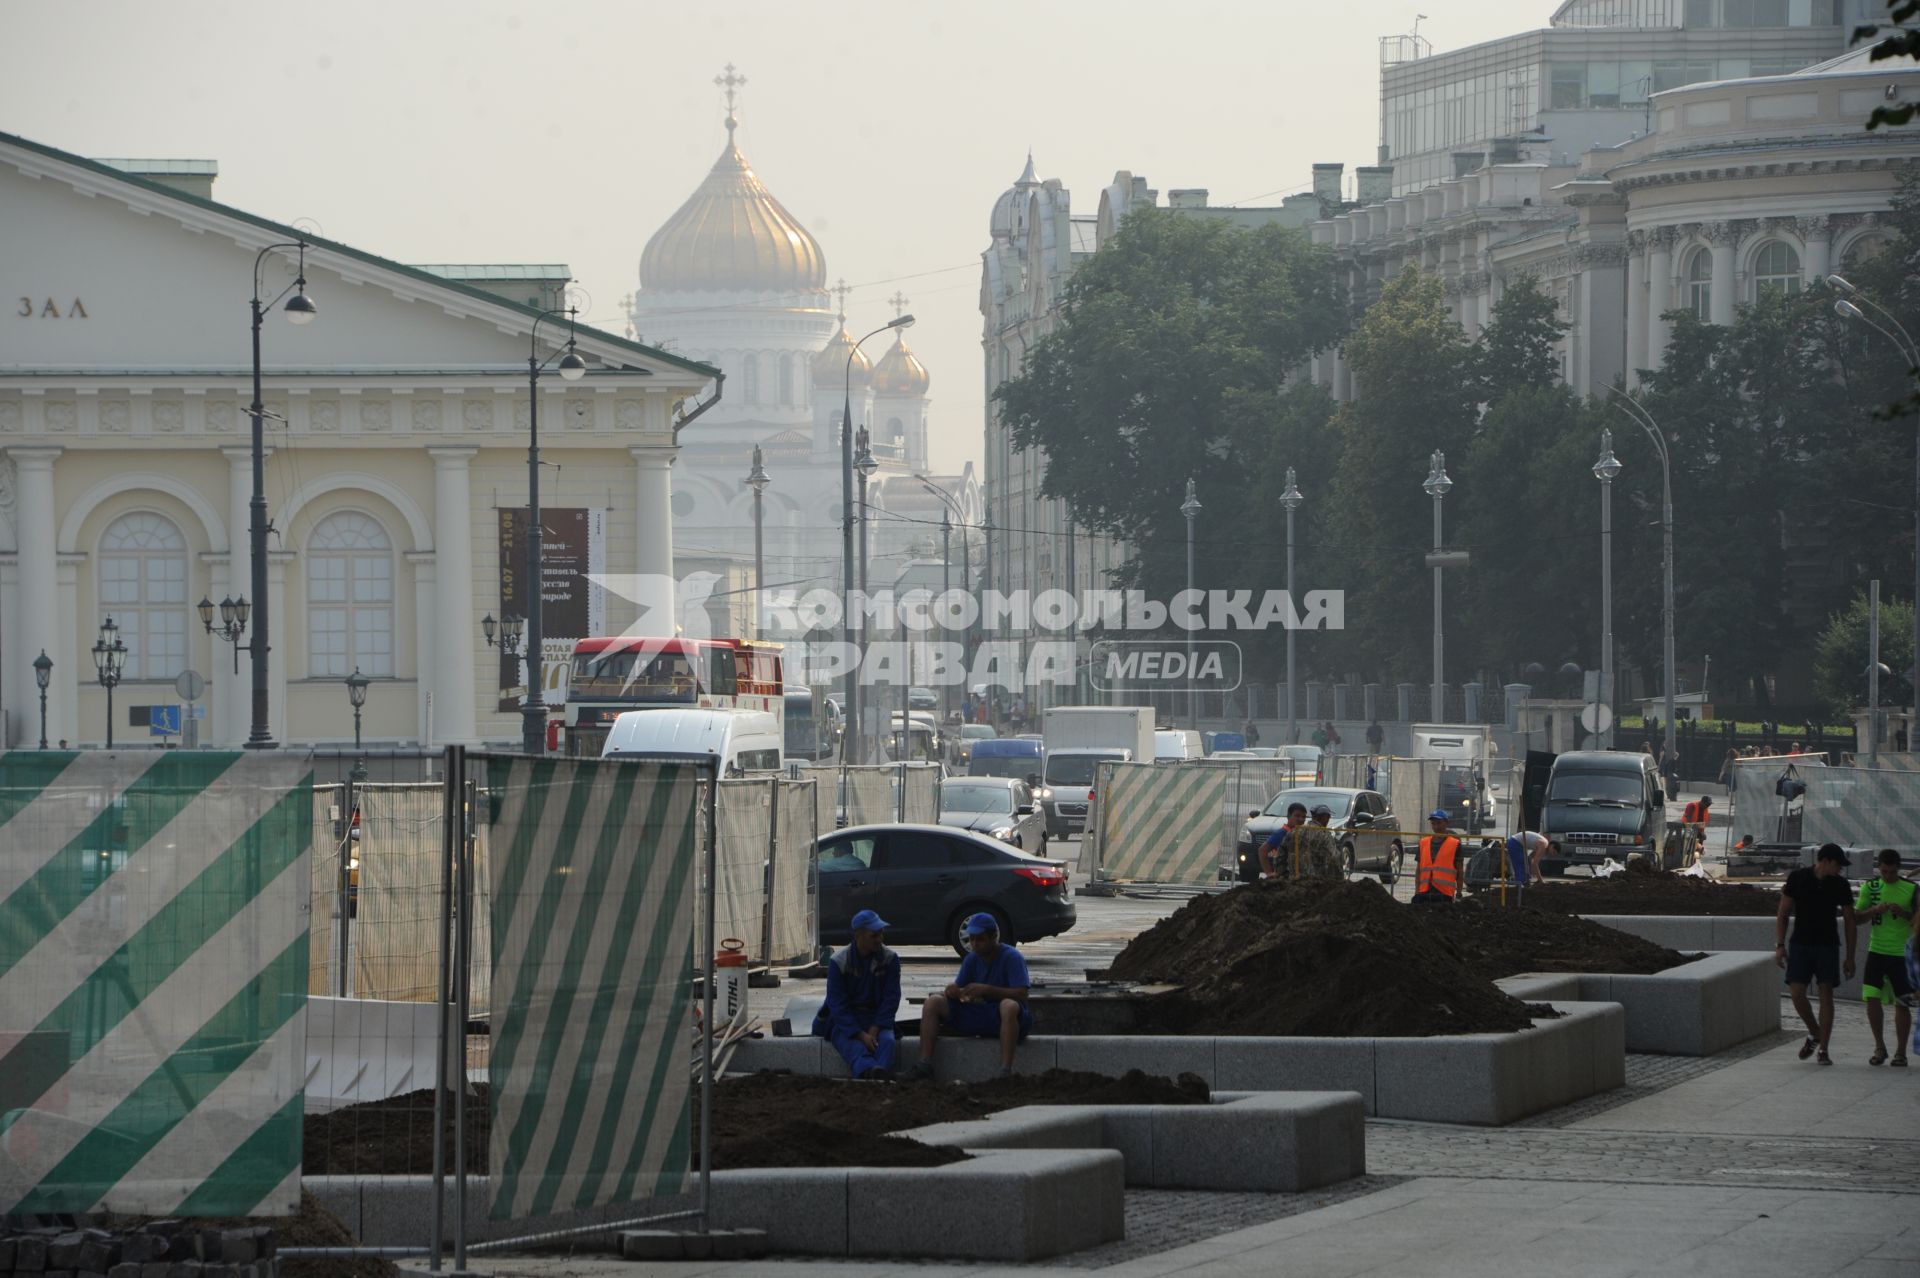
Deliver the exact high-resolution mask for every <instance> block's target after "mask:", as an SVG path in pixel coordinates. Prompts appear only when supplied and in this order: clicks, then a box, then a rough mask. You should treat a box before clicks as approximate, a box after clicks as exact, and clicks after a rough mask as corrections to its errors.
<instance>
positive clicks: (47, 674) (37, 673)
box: [33, 648, 53, 750]
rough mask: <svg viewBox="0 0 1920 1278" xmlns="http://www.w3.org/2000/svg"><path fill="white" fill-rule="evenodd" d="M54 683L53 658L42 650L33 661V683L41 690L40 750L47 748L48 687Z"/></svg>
mask: <svg viewBox="0 0 1920 1278" xmlns="http://www.w3.org/2000/svg"><path fill="white" fill-rule="evenodd" d="M52 681H53V658H52V657H49V656H48V655H47V650H46V649H45V648H42V649H41V650H40V655H39V656H37V657H35V658H34V659H33V682H34V684H35V685H36V686H38V687H39V689H40V748H41V749H42V750H44V749H46V748H47V685H48V684H49V683H51V682H52Z"/></svg>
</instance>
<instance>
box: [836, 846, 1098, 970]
mask: <svg viewBox="0 0 1920 1278" xmlns="http://www.w3.org/2000/svg"><path fill="white" fill-rule="evenodd" d="M814 855H815V868H816V869H817V871H818V873H819V879H820V940H821V942H822V943H823V944H826V945H845V944H846V943H847V942H849V941H850V940H852V939H853V933H852V931H851V929H850V928H849V927H848V924H849V923H850V922H851V921H852V919H853V916H854V915H855V914H856V913H858V912H859V911H861V910H878V911H879V912H880V917H881V918H883V919H885V920H887V922H888V924H889V925H890V926H889V927H888V928H887V942H888V944H890V945H951V946H952V947H953V949H954V952H955V953H957V954H963V955H964V954H965V953H967V944H966V938H965V937H964V936H963V935H962V934H961V929H962V928H963V927H964V926H965V924H966V920H967V917H968V916H969V915H971V914H976V913H980V912H983V911H984V912H986V913H989V914H992V915H993V917H994V918H995V920H996V921H998V922H999V924H1000V937H1001V939H1002V940H1006V941H1012V942H1014V943H1015V944H1019V943H1022V942H1026V941H1037V940H1040V939H1041V938H1043V937H1048V936H1058V935H1059V934H1060V933H1062V932H1064V931H1066V930H1067V929H1068V928H1070V927H1072V926H1073V924H1074V920H1075V909H1074V904H1073V895H1072V892H1071V891H1070V889H1069V888H1068V886H1067V871H1066V866H1065V864H1064V863H1063V862H1060V861H1047V860H1042V859H1041V858H1039V857H1035V856H1028V855H1027V854H1026V853H1025V852H1020V851H1016V850H1015V849H1013V848H1010V847H1008V846H1007V845H1006V844H1004V843H1001V842H999V841H997V840H995V839H990V838H988V837H987V836H985V835H983V834H974V833H972V832H971V831H968V830H956V829H952V828H951V827H948V826H944V825H861V826H854V827H852V828H851V829H846V830H840V831H836V832H835V833H833V834H830V835H828V836H826V837H825V838H823V839H821V840H820V842H819V844H818V845H817V850H816V852H815V854H814Z"/></svg>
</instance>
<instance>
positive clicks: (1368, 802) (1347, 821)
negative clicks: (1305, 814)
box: [1234, 786, 1407, 884]
mask: <svg viewBox="0 0 1920 1278" xmlns="http://www.w3.org/2000/svg"><path fill="white" fill-rule="evenodd" d="M1295 803H1304V804H1306V805H1307V810H1308V811H1309V812H1311V811H1312V810H1313V809H1314V808H1315V807H1316V806H1318V805H1320V804H1322V803H1324V804H1326V805H1327V807H1328V809H1329V810H1330V811H1331V812H1332V816H1331V817H1329V818H1328V820H1327V825H1328V826H1329V828H1331V829H1332V830H1334V831H1335V837H1337V838H1338V839H1339V841H1340V851H1341V853H1342V855H1344V856H1345V857H1346V859H1347V873H1349V874H1352V873H1354V872H1355V871H1356V870H1365V871H1368V872H1370V873H1373V874H1377V875H1378V876H1379V878H1380V881H1381V882H1382V883H1389V884H1390V883H1392V882H1393V881H1394V880H1395V879H1397V878H1399V877H1400V874H1401V872H1402V869H1403V868H1404V866H1405V864H1406V860H1407V849H1406V846H1405V845H1404V844H1403V843H1402V841H1401V839H1400V837H1399V836H1398V835H1397V834H1396V833H1395V831H1397V830H1398V829H1399V828H1400V827H1399V826H1398V825H1396V824H1395V823H1394V815H1393V807H1392V805H1391V804H1389V803H1388V802H1387V796H1386V795H1384V794H1381V793H1380V792H1379V791H1377V790H1354V789H1349V788H1347V787H1345V786H1314V787H1312V788H1304V789H1303V788H1300V787H1295V788H1294V789H1291V790H1282V791H1281V792H1280V793H1278V794H1276V795H1274V796H1273V801H1272V802H1270V803H1268V804H1267V806H1266V809H1265V810H1264V811H1262V812H1259V813H1256V814H1254V815H1253V816H1252V817H1250V818H1249V820H1248V821H1247V824H1246V827H1245V828H1244V829H1242V830H1241V831H1240V837H1239V838H1238V839H1237V840H1235V842H1234V873H1235V876H1236V877H1237V878H1239V879H1240V881H1241V882H1243V883H1251V882H1253V880H1255V879H1257V878H1259V877H1260V855H1259V853H1260V845H1261V844H1263V843H1265V842H1266V841H1267V836H1268V835H1270V834H1272V833H1273V832H1274V831H1275V830H1277V829H1279V828H1280V827H1281V826H1283V825H1285V824H1286V823H1287V808H1288V807H1289V806H1290V805H1292V804H1295ZM1376 830H1377V831H1379V833H1377V834H1376V833H1374V831H1376Z"/></svg>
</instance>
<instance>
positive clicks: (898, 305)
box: [887, 289, 912, 319]
mask: <svg viewBox="0 0 1920 1278" xmlns="http://www.w3.org/2000/svg"><path fill="white" fill-rule="evenodd" d="M911 300H912V299H911V298H909V297H908V296H907V295H906V294H905V293H902V292H901V291H900V290H899V289H895V290H894V291H893V296H892V297H889V298H888V299H887V305H888V306H891V307H892V308H893V317H894V318H895V319H899V318H900V317H901V316H902V315H905V314H906V313H907V303H908V302H909V301H911Z"/></svg>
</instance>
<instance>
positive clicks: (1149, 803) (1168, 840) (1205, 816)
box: [1100, 763, 1232, 883]
mask: <svg viewBox="0 0 1920 1278" xmlns="http://www.w3.org/2000/svg"><path fill="white" fill-rule="evenodd" d="M1231 779H1232V773H1231V771H1230V770H1229V769H1227V768H1179V767H1167V766H1164V765H1160V764H1152V763H1122V764H1116V765H1115V766H1114V769H1113V779H1112V780H1111V781H1109V782H1108V783H1107V788H1106V790H1105V791H1104V792H1103V793H1101V795H1100V803H1101V817H1100V820H1101V834H1100V838H1101V843H1100V865H1101V870H1102V871H1103V872H1104V873H1105V875H1106V876H1107V877H1108V878H1111V879H1120V880H1128V881H1133V882H1143V883H1212V882H1214V881H1215V880H1216V879H1217V878H1218V877H1219V871H1220V866H1221V865H1223V864H1224V863H1225V856H1224V854H1223V849H1222V847H1221V838H1220V831H1221V820H1222V814H1223V813H1224V812H1225V811H1226V810H1227V808H1226V805H1227V803H1228V801H1229V798H1228V796H1229V793H1230V791H1229V788H1228V787H1229V782H1230V781H1231ZM1231 850H1232V849H1231V847H1229V848H1227V849H1225V852H1226V853H1230V852H1231Z"/></svg>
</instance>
